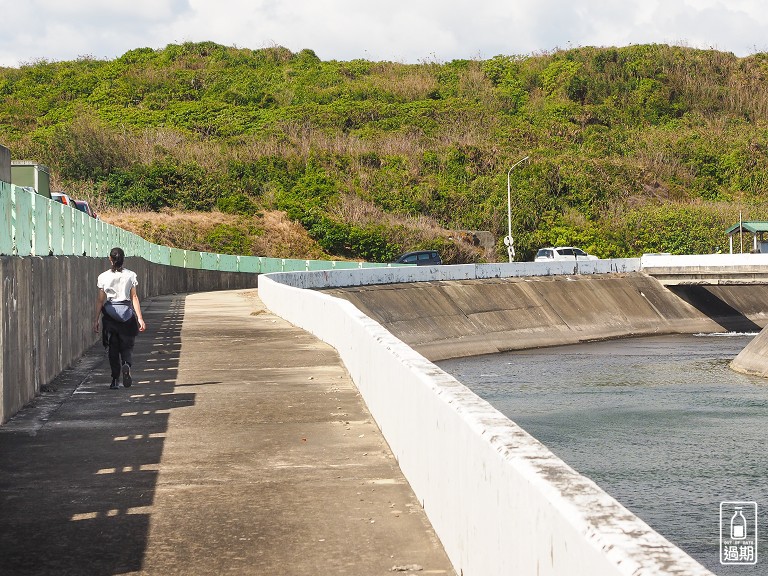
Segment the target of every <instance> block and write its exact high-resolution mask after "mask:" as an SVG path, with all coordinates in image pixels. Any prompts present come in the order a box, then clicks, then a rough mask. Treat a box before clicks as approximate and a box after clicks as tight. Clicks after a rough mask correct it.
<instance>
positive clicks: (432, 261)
mask: <svg viewBox="0 0 768 576" xmlns="http://www.w3.org/2000/svg"><path fill="white" fill-rule="evenodd" d="M442 263H443V261H442V260H441V259H440V254H438V253H437V251H435V250H418V251H416V252H406V253H405V254H403V255H402V256H400V258H398V259H397V260H395V264H416V265H417V266H436V265H438V264H442Z"/></svg>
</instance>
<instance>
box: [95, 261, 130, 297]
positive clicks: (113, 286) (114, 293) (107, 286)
mask: <svg viewBox="0 0 768 576" xmlns="http://www.w3.org/2000/svg"><path fill="white" fill-rule="evenodd" d="M97 285H98V287H99V288H101V289H102V290H104V293H105V294H106V295H107V300H112V301H115V302H120V301H122V300H130V299H131V288H133V287H134V286H138V285H139V280H138V278H137V277H136V272H132V271H130V270H127V269H125V268H123V269H122V270H121V271H120V272H112V270H107V271H106V272H102V273H101V274H99V279H98V280H97Z"/></svg>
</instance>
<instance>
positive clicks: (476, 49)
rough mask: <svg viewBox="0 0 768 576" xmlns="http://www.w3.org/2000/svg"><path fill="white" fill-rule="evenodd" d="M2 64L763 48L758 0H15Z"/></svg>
mask: <svg viewBox="0 0 768 576" xmlns="http://www.w3.org/2000/svg"><path fill="white" fill-rule="evenodd" d="M7 4H8V5H7V6H4V8H3V12H4V14H3V16H4V18H3V19H4V32H5V33H4V34H3V35H0V65H5V66H15V65H18V64H19V63H20V62H24V61H30V60H34V59H37V58H46V59H49V60H68V59H73V58H76V57H77V56H79V55H92V56H93V57H96V58H114V57H117V56H119V55H120V54H122V53H124V52H126V51H128V50H130V49H133V48H139V47H144V46H149V47H152V48H162V47H164V46H165V45H167V44H170V43H180V42H185V41H194V42H198V41H203V40H212V41H214V42H218V43H220V44H224V45H228V46H231V45H237V46H241V47H248V48H261V47H264V46H270V45H274V44H278V45H283V46H286V47H287V48H290V49H291V50H294V51H297V50H300V49H302V48H310V49H312V50H314V51H315V52H316V53H317V54H318V56H320V57H321V58H323V59H338V60H349V59H354V58H366V59H369V60H395V61H406V62H417V61H420V60H423V59H437V60H439V61H444V60H451V59H454V58H476V57H481V58H487V57H491V56H493V55H496V54H502V53H503V54H529V53H534V52H540V51H546V50H551V49H554V48H557V47H559V48H567V47H569V46H586V45H596V46H609V45H611V46H624V45H627V44H630V43H634V44H641V43H650V42H657V43H659V42H663V43H684V44H687V45H689V46H694V47H702V48H707V47H715V48H718V49H720V50H727V51H732V52H734V53H736V54H737V55H740V56H743V55H746V54H749V53H752V52H754V51H757V50H766V48H767V47H768V42H766V41H765V40H764V39H763V38H764V30H765V27H766V25H768V12H767V11H765V9H764V8H763V6H762V2H759V1H758V0H728V1H725V0H665V1H664V2H662V1H661V0H624V1H621V2H605V1H604V0H539V1H537V2H523V1H522V0H474V1H470V0H442V1H439V0H389V1H388V2H376V3H373V2H364V1H363V2H361V1H360V0H324V1H322V2H320V1H318V0H280V1H277V0H218V1H216V2H212V1H211V0H131V1H126V0H111V1H109V2H104V1H103V0H69V1H68V2H60V1H59V0H27V1H26V2H13V3H11V2H7Z"/></svg>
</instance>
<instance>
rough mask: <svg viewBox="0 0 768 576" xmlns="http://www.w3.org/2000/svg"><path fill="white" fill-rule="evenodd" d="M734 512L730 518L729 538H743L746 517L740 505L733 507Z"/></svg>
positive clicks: (745, 530) (745, 533) (745, 528)
mask: <svg viewBox="0 0 768 576" xmlns="http://www.w3.org/2000/svg"><path fill="white" fill-rule="evenodd" d="M734 510H736V512H734V513H733V517H732V518H731V539H733V540H744V539H745V538H746V537H747V519H746V518H744V514H742V513H741V507H739V506H737V507H735V508H734Z"/></svg>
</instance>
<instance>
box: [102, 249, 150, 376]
mask: <svg viewBox="0 0 768 576" xmlns="http://www.w3.org/2000/svg"><path fill="white" fill-rule="evenodd" d="M124 260H125V252H123V249H122V248H112V250H111V251H110V253H109V261H110V263H111V264H112V267H111V268H110V269H109V270H107V271H106V272H102V273H101V274H99V278H98V280H97V282H96V284H97V286H98V287H99V295H98V298H97V300H96V318H95V319H94V321H93V331H94V332H96V333H98V331H99V318H101V323H102V328H101V336H102V342H103V343H104V347H105V348H107V349H108V355H109V367H110V368H111V370H112V384H110V386H109V387H110V388H112V389H115V388H117V387H118V382H119V380H120V376H121V375H122V377H123V386H125V387H126V388H128V387H129V386H130V385H131V384H132V383H133V380H132V378H131V364H132V363H133V358H132V355H133V344H134V340H135V338H136V335H137V334H138V333H139V332H144V330H146V328H147V327H146V324H144V317H143V316H142V314H141V304H140V303H139V295H138V294H137V293H136V286H138V284H139V282H138V279H137V278H136V273H135V272H132V271H130V270H128V269H126V268H123V261H124Z"/></svg>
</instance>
